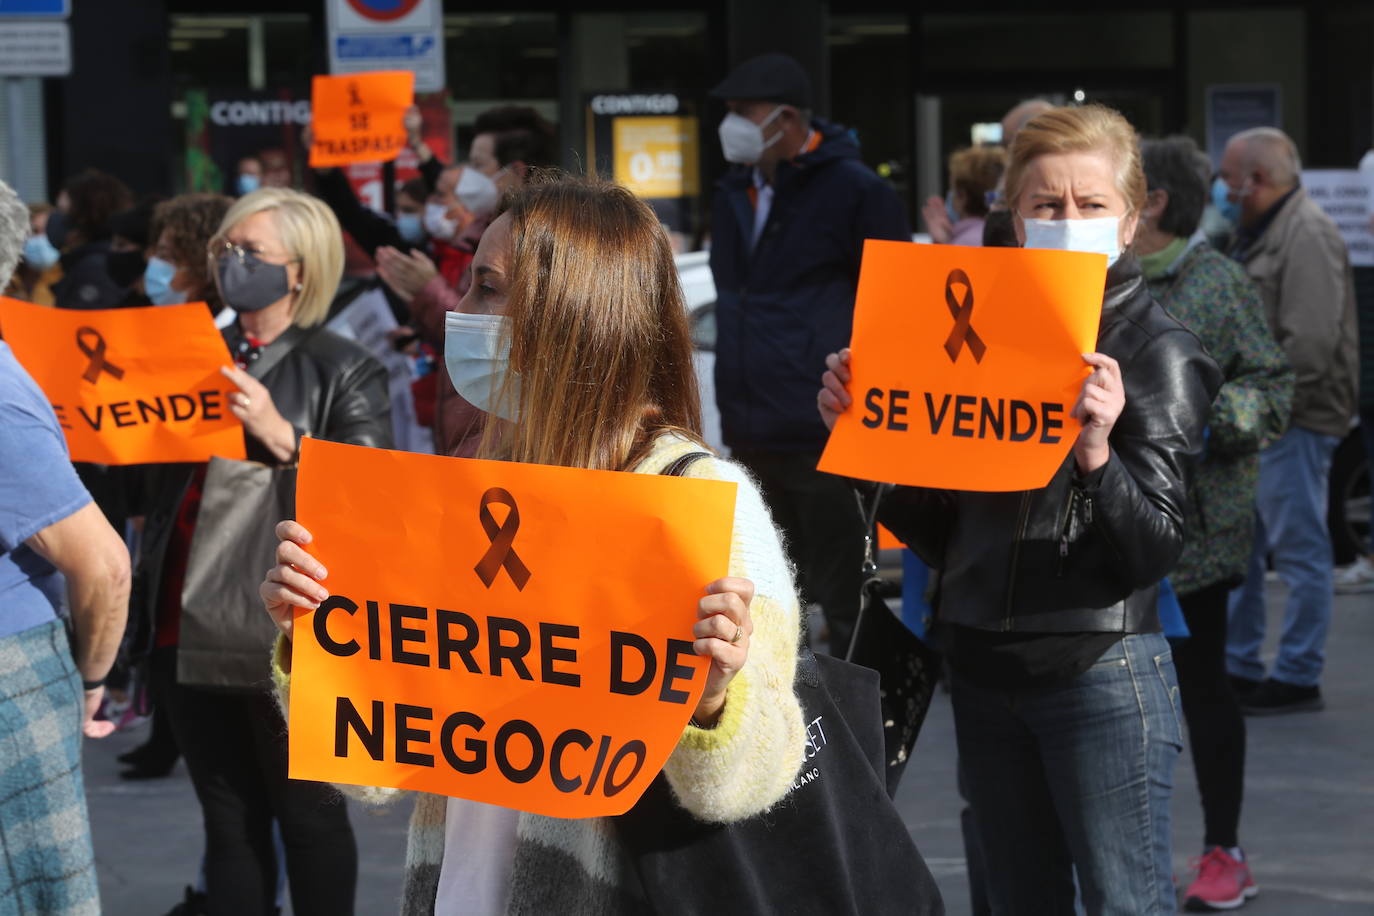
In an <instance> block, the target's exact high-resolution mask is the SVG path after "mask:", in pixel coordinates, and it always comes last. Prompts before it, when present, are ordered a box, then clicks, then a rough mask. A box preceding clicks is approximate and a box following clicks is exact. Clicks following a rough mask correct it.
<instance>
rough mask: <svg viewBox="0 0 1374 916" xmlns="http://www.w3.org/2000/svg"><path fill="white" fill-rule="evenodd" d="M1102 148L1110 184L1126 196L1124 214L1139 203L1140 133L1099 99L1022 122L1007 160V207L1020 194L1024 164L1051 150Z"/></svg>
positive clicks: (1141, 192) (1141, 199)
mask: <svg viewBox="0 0 1374 916" xmlns="http://www.w3.org/2000/svg"><path fill="white" fill-rule="evenodd" d="M1088 152H1093V153H1096V152H1104V153H1107V154H1108V155H1109V156H1110V157H1111V160H1112V162H1113V163H1114V165H1115V166H1116V189H1117V191H1119V192H1120V193H1121V196H1122V197H1124V198H1126V206H1127V210H1126V213H1127V215H1130V214H1132V213H1139V212H1140V210H1141V208H1142V207H1144V206H1145V195H1146V193H1147V186H1146V183H1145V171H1144V169H1142V168H1141V165H1140V138H1139V137H1138V136H1137V135H1136V132H1135V128H1134V127H1132V126H1131V123H1130V122H1129V121H1127V120H1126V119H1125V118H1124V117H1123V116H1122V115H1121V112H1119V111H1117V110H1115V109H1113V108H1108V107H1107V106H1105V105H1084V106H1082V107H1079V108H1052V109H1050V110H1049V111H1047V112H1045V113H1044V114H1039V115H1036V116H1035V117H1034V118H1031V119H1030V120H1029V121H1028V122H1026V126H1025V127H1022V128H1021V130H1020V131H1018V132H1017V134H1016V139H1015V140H1013V141H1012V143H1011V159H1010V161H1009V162H1008V164H1007V184H1006V188H1007V201H1008V203H1009V205H1010V206H1011V208H1012V209H1013V210H1015V209H1016V202H1017V198H1019V197H1020V196H1021V189H1022V188H1021V186H1022V185H1023V184H1024V183H1025V176H1026V168H1027V167H1028V166H1029V165H1030V164H1031V162H1032V161H1034V160H1035V159H1038V158H1039V157H1041V156H1048V155H1052V154H1056V153H1088Z"/></svg>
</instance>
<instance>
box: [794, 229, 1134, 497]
mask: <svg viewBox="0 0 1374 916" xmlns="http://www.w3.org/2000/svg"><path fill="white" fill-rule="evenodd" d="M1106 266H1107V259H1106V257H1105V256H1103V255H1100V254H1085V253H1082V252H1071V251H1042V250H1029V249H1020V248H967V247H960V246H953V245H918V244H912V243H908V242H885V241H875V240H869V241H868V242H867V243H866V244H865V246H864V257H863V267H862V269H861V271H860V274H859V291H858V298H857V300H856V303H855V307H854V332H853V341H852V343H851V344H850V347H851V362H850V369H851V371H852V373H853V380H852V382H851V383H850V386H849V392H850V394H851V395H852V396H853V398H854V403H853V405H852V406H851V407H850V409H849V410H848V411H846V412H845V413H844V414H842V415H841V416H840V418H839V420H838V421H837V422H836V423H835V428H834V430H833V431H832V432H831V435H830V440H829V442H828V443H827V444H826V448H825V452H824V454H823V455H822V456H821V461H820V469H821V470H822V471H829V472H830V473H833V474H842V475H844V476H847V477H856V478H861V479H864V480H879V481H886V482H890V483H899V484H907V485H910V486H920V487H936V488H941V489H951V490H984V491H1008V490H1030V489H1038V488H1039V487H1043V486H1045V485H1046V484H1047V483H1049V481H1050V478H1052V477H1053V476H1054V473H1055V471H1056V470H1057V469H1058V468H1059V466H1060V465H1061V464H1062V463H1063V462H1064V457H1065V456H1066V455H1067V454H1068V452H1069V450H1070V449H1071V448H1072V447H1073V443H1074V440H1075V439H1076V438H1077V435H1078V430H1079V426H1080V424H1079V422H1078V421H1077V420H1075V419H1073V418H1072V417H1071V416H1070V415H1069V414H1070V412H1071V411H1072V410H1073V407H1074V404H1075V403H1076V402H1077V400H1078V395H1079V390H1080V388H1081V387H1082V384H1083V379H1084V378H1086V377H1087V375H1088V374H1089V372H1090V371H1091V370H1090V368H1089V367H1088V366H1087V364H1086V363H1084V361H1083V354H1085V353H1091V352H1093V351H1094V350H1095V349H1096V342H1097V329H1098V324H1099V322H1100V320H1101V316H1102V290H1103V286H1104V283H1105V280H1106Z"/></svg>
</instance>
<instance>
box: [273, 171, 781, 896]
mask: <svg viewBox="0 0 1374 916" xmlns="http://www.w3.org/2000/svg"><path fill="white" fill-rule="evenodd" d="M445 355H446V362H447V364H448V368H449V372H450V375H451V376H452V377H453V381H454V384H455V387H456V388H457V390H458V393H459V394H461V395H462V396H463V397H464V398H465V399H467V400H468V401H470V402H471V403H473V404H474V405H476V406H478V407H480V408H482V409H484V410H485V411H486V412H487V413H489V414H490V415H491V420H490V421H489V422H488V423H487V426H486V431H485V433H484V436H485V438H484V441H483V445H482V452H481V453H482V455H483V456H485V457H490V458H503V459H507V460H513V461H523V462H535V463H540V464H553V465H562V466H565V467H579V468H595V469H600V470H616V471H633V472H638V473H649V474H656V473H660V472H662V471H664V470H665V469H666V468H668V467H670V466H671V465H672V464H673V463H674V462H676V461H677V460H678V459H679V458H682V457H683V456H685V455H688V454H690V453H693V452H702V451H705V450H706V449H705V446H703V445H702V441H701V432H700V429H701V417H700V401H699V394H698V391H697V385H696V379H695V376H694V375H693V371H692V362H691V341H690V338H689V335H688V329H687V321H686V311H685V309H684V306H683V301H682V292H681V290H680V288H679V286H678V282H677V273H676V269H675V266H674V263H673V257H672V252H671V250H670V249H669V245H668V238H667V236H666V235H665V234H664V232H663V229H662V227H661V226H660V225H659V223H658V220H657V218H656V217H655V216H654V214H653V211H652V210H651V209H650V208H649V207H648V206H647V205H646V204H644V203H643V202H642V201H639V200H637V199H636V198H635V197H634V196H633V195H631V194H630V193H629V192H628V191H626V190H625V189H623V188H620V187H617V186H615V185H612V184H608V183H604V182H600V181H595V180H572V179H562V180H553V181H544V182H539V183H536V184H534V185H532V186H530V187H527V188H526V189H524V190H521V191H520V192H518V193H517V194H516V195H515V196H514V197H513V198H512V199H511V200H510V201H509V203H508V206H507V208H506V210H505V212H504V213H503V214H502V215H501V216H500V217H499V218H498V219H497V220H496V221H495V222H493V223H492V225H491V227H490V228H489V229H488V230H487V232H486V233H485V234H484V235H483V237H482V241H481V244H480V245H479V247H478V249H477V253H476V256H475V259H474V261H473V282H472V285H471V288H470V289H469V291H468V293H467V295H466V296H464V298H463V300H462V302H461V303H460V306H459V311H458V312H456V313H453V314H451V315H450V316H449V319H448V326H447V334H446V354H445ZM498 418H499V419H498ZM685 476H689V477H700V478H711V479H718V480H728V481H733V482H735V483H736V484H738V486H739V490H738V497H737V500H736V508H735V521H734V536H733V541H732V548H731V553H730V569H729V576H728V577H727V578H724V579H720V580H718V581H716V582H713V583H711V584H709V585H707V586H706V589H705V591H706V594H705V597H703V598H702V599H701V600H700V602H699V604H698V609H697V610H698V620H697V623H696V624H695V626H694V628H693V630H692V633H691V636H692V638H693V639H694V640H695V641H694V643H693V645H694V648H695V650H696V652H697V653H698V654H699V655H702V656H705V657H707V658H709V659H710V668H709V673H708V675H707V682H706V689H705V691H704V692H703V695H702V699H701V702H700V703H699V704H698V706H697V708H696V710H695V712H694V715H693V717H692V723H691V724H690V725H689V726H688V727H687V728H686V729H685V730H684V732H683V735H682V739H681V741H680V742H679V743H678V746H677V748H676V750H675V751H674V753H673V755H672V757H671V758H670V759H669V760H668V762H667V764H666V765H665V767H664V774H665V776H666V778H667V780H668V782H669V784H670V785H671V786H672V788H673V791H674V794H675V795H676V797H677V799H678V801H679V802H680V803H681V804H682V806H683V807H684V808H686V809H687V810H688V811H689V812H691V813H692V814H693V815H694V816H695V817H697V818H698V819H700V820H703V821H708V822H717V823H720V822H729V821H735V820H739V819H743V818H746V817H749V816H750V815H753V814H756V813H758V812H761V811H764V810H766V809H767V808H769V807H771V806H772V805H773V804H774V803H776V802H777V801H778V800H779V799H781V798H782V797H783V796H784V795H785V794H786V793H787V791H788V790H789V788H790V786H791V784H792V780H793V777H794V776H795V774H796V772H797V770H798V767H799V766H800V764H801V760H802V755H803V751H804V747H805V744H806V734H805V730H804V726H803V723H802V717H801V709H800V705H799V704H798V701H797V699H796V696H795V695H794V694H793V692H792V687H791V685H792V682H793V673H794V670H795V665H796V653H797V646H798V641H799V612H798V605H797V598H796V592H795V589H794V587H793V583H792V575H791V571H790V569H789V568H788V566H787V562H786V560H785V559H784V556H783V552H782V547H781V544H780V541H779V537H778V534H777V532H776V530H775V529H774V527H773V524H772V521H771V520H770V518H769V516H768V513H767V510H766V509H765V508H764V506H763V501H762V499H761V497H760V496H759V492H758V490H757V488H756V487H755V486H754V484H753V483H752V481H750V480H749V478H748V476H747V475H746V474H745V473H744V472H743V471H742V470H741V469H740V468H739V467H738V466H737V465H734V464H732V463H730V462H727V461H724V460H722V459H719V458H716V457H713V456H709V455H708V456H707V457H704V458H702V459H701V460H698V461H696V462H694V463H692V464H691V465H690V466H689V467H688V469H687V470H686V471H685ZM278 534H279V535H280V536H281V538H282V543H281V546H280V548H279V550H278V564H279V565H277V566H276V567H274V568H273V569H272V570H271V571H270V572H269V573H268V576H267V580H266V581H265V582H264V583H263V585H262V595H263V599H264V601H265V603H266V605H267V610H268V612H269V613H270V614H271V615H272V617H273V619H274V620H275V621H276V623H277V625H278V627H279V628H280V629H281V631H282V637H281V639H279V641H278V647H277V655H276V659H277V661H276V665H277V668H278V680H279V683H280V685H281V687H282V689H281V690H280V695H281V697H282V701H283V702H286V699H287V691H286V689H285V687H286V680H287V678H288V676H289V673H288V670H287V669H289V665H290V652H289V651H288V650H287V646H288V641H289V640H290V636H291V607H292V606H293V605H294V606H297V607H306V608H314V607H317V606H318V604H319V602H320V600H322V599H323V598H325V597H327V595H328V592H327V591H326V590H325V589H324V588H323V587H322V586H321V585H320V584H319V580H320V579H322V578H323V577H324V570H323V569H322V568H321V567H320V565H319V563H318V562H317V561H315V560H314V559H313V558H312V557H311V556H310V555H309V554H307V553H306V552H305V551H304V550H303V549H302V547H301V545H303V544H305V543H307V542H308V540H309V538H310V535H309V533H308V532H307V531H305V530H304V529H303V528H302V527H301V526H300V525H298V524H296V523H295V522H282V523H281V524H280V525H279V526H278ZM645 600H646V601H654V600H655V597H654V596H653V595H646V596H645ZM686 635H687V634H684V636H686ZM363 794H364V797H365V798H366V799H367V800H371V801H386V800H390V799H391V798H393V797H395V796H397V795H399V794H401V793H399V792H395V791H393V790H384V789H373V790H366V791H365V792H364V793H363ZM703 879H704V880H705V879H709V876H703ZM644 907H645V904H644V901H643V899H642V894H641V892H640V890H639V888H638V886H637V882H636V879H635V877H634V875H633V873H632V871H631V870H630V869H629V868H628V866H627V865H626V861H625V855H624V853H623V851H622V850H621V848H620V847H619V845H618V841H617V839H616V833H615V831H614V829H613V828H612V827H611V826H610V824H609V823H608V822H607V821H606V820H605V819H599V818H597V819H587V820H578V821H567V820H559V819H554V818H547V817H541V816H537V815H533V814H527V813H521V812H517V811H513V810H509V809H505V808H498V807H495V806H491V805H485V804H480V803H476V802H470V801H465V800H462V799H452V798H450V799H445V798H441V797H437V796H431V795H422V796H419V798H418V800H417V803H416V806H415V814H414V816H413V818H412V820H411V828H410V842H409V849H408V853H407V862H406V885H405V894H404V900H403V902H402V912H403V913H405V914H429V913H436V914H440V916H448V914H457V913H460V912H461V913H464V914H474V913H475V914H495V913H508V912H563V913H590V912H598V913H617V912H635V911H641V910H643V909H644Z"/></svg>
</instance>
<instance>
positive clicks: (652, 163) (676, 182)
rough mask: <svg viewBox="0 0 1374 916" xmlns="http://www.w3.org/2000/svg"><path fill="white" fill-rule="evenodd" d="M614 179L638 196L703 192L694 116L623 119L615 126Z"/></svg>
mask: <svg viewBox="0 0 1374 916" xmlns="http://www.w3.org/2000/svg"><path fill="white" fill-rule="evenodd" d="M612 140H613V147H612V148H613V149H614V150H615V173H614V174H615V180H616V181H617V182H618V183H619V184H622V185H624V186H625V187H626V188H628V189H629V190H630V191H632V192H633V193H634V194H635V195H637V196H639V197H650V198H667V197H692V196H694V195H696V194H697V193H698V192H699V190H700V180H699V177H698V176H699V174H700V171H699V167H698V159H699V157H698V148H697V119H696V118H695V117H624V118H616V119H615V120H614V122H613V124H612Z"/></svg>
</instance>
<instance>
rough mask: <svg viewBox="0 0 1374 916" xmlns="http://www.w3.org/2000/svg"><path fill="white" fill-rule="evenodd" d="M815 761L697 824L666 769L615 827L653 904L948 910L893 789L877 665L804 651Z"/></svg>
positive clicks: (689, 909)
mask: <svg viewBox="0 0 1374 916" xmlns="http://www.w3.org/2000/svg"><path fill="white" fill-rule="evenodd" d="M796 690H797V697H798V699H799V700H800V701H801V705H802V714H803V716H804V717H805V721H806V725H807V736H808V741H807V749H806V754H807V757H806V760H805V762H804V763H803V764H802V769H801V772H800V773H798V774H797V778H796V782H795V783H794V784H793V786H792V791H791V792H789V793H788V795H787V796H786V797H785V798H784V799H783V800H782V801H780V802H779V803H778V804H777V805H776V806H774V807H773V808H771V809H769V810H768V811H765V812H764V813H762V814H759V815H755V816H754V817H751V818H748V819H747V820H743V821H738V822H736V823H732V824H706V823H702V822H701V821H698V820H696V819H695V818H693V817H692V816H691V815H690V814H688V813H687V812H686V811H685V810H683V808H682V806H680V805H679V804H678V803H677V801H676V799H675V798H674V797H673V793H672V790H671V789H670V788H669V786H668V783H667V780H666V779H665V778H664V776H663V774H662V773H660V774H659V775H658V777H657V778H656V779H655V780H654V781H653V783H651V784H650V786H649V789H648V790H647V791H646V792H645V793H644V795H643V796H642V797H641V798H640V799H639V801H638V802H637V803H636V804H635V806H634V808H632V809H630V811H629V812H627V813H626V814H623V815H621V816H620V817H618V818H615V819H614V821H615V825H616V830H617V832H618V834H619V836H620V839H621V841H622V843H623V844H624V847H625V848H626V850H627V851H628V853H629V856H630V859H631V861H632V862H633V864H634V869H635V872H636V874H637V875H638V877H639V880H640V883H641V885H642V886H643V888H644V892H645V894H646V895H647V896H648V900H649V905H650V907H651V908H652V910H653V911H654V912H657V913H672V914H683V916H692V914H710V916H721V914H733V913H749V914H754V913H761V914H762V913H767V914H772V913H778V914H793V916H812V914H814V916H845V914H852V916H861V914H862V916H885V914H903V916H939V914H942V913H944V903H943V902H942V901H941V899H940V892H939V889H938V888H937V887H936V885H935V880H934V879H933V878H932V877H931V875H930V871H929V870H928V869H927V868H926V865H925V862H924V861H923V860H922V859H921V854H920V852H918V851H917V849H916V844H915V843H914V842H912V839H911V834H910V832H909V831H908V830H907V828H906V824H904V823H903V821H902V817H901V815H900V814H899V813H898V811H897V809H896V807H895V806H894V805H893V804H892V799H891V798H889V797H888V794H887V782H886V776H885V769H886V767H885V752H884V747H883V729H882V723H881V721H880V720H879V718H878V716H879V712H878V708H879V704H878V676H877V674H876V673H875V672H873V671H869V670H867V669H864V668H861V667H859V666H858V665H851V664H849V663H848V662H844V661H840V660H839V659H836V658H831V657H829V656H816V655H813V654H812V653H811V651H810V650H809V649H804V650H802V654H801V656H800V657H799V658H798V660H797V680H796Z"/></svg>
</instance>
